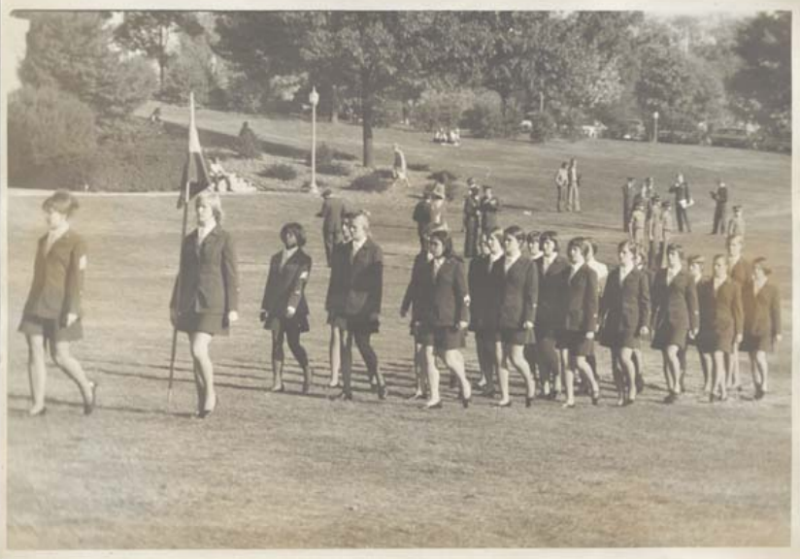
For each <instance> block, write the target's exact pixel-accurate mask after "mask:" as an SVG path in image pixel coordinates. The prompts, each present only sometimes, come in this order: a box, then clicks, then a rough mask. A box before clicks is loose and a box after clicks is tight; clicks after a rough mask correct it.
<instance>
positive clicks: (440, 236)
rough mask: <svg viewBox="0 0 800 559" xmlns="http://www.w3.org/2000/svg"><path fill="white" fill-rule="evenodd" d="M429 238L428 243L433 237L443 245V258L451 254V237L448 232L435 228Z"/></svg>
mask: <svg viewBox="0 0 800 559" xmlns="http://www.w3.org/2000/svg"><path fill="white" fill-rule="evenodd" d="M429 239H430V240H429V241H428V242H429V243H430V242H432V241H433V240H434V239H435V240H437V241H439V242H440V243H442V246H443V247H444V252H443V255H444V257H445V258H447V257H450V256H452V255H453V238H452V237H451V236H450V233H449V232H448V231H447V230H445V229H437V230H436V231H434V232H433V233H431V234H430V237H429Z"/></svg>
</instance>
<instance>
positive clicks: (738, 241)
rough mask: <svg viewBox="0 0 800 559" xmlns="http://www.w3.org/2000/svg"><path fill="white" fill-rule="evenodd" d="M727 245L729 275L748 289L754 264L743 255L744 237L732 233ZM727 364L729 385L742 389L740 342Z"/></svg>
mask: <svg viewBox="0 0 800 559" xmlns="http://www.w3.org/2000/svg"><path fill="white" fill-rule="evenodd" d="M725 246H726V248H727V253H728V276H729V277H730V278H731V279H732V280H733V281H735V282H736V283H738V284H739V287H740V288H741V289H742V290H745V289H748V288H749V287H750V286H751V285H752V281H753V265H752V264H751V263H750V261H749V260H747V259H745V258H744V257H743V256H742V249H743V248H744V237H742V236H741V235H731V236H729V237H727V238H726V240H725ZM725 364H726V368H727V371H728V372H727V380H726V384H727V387H728V388H729V389H733V390H740V389H741V386H742V377H741V374H740V372H739V342H734V344H733V350H732V351H731V352H730V353H728V354H727V355H725Z"/></svg>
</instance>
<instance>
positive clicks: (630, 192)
mask: <svg viewBox="0 0 800 559" xmlns="http://www.w3.org/2000/svg"><path fill="white" fill-rule="evenodd" d="M635 188H636V187H635V186H634V180H633V177H628V180H627V181H626V182H625V184H624V185H622V230H623V231H625V232H626V233H627V232H628V224H630V222H631V212H632V211H633V199H634V197H635V196H636V192H635Z"/></svg>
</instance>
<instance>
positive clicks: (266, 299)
mask: <svg viewBox="0 0 800 559" xmlns="http://www.w3.org/2000/svg"><path fill="white" fill-rule="evenodd" d="M274 265H275V258H274V257H272V258H270V259H269V268H268V270H267V282H266V283H265V284H264V296H263V297H261V310H262V311H266V310H269V293H270V291H271V287H272V285H271V284H272V268H273V266H274Z"/></svg>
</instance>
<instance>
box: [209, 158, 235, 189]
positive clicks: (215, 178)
mask: <svg viewBox="0 0 800 559" xmlns="http://www.w3.org/2000/svg"><path fill="white" fill-rule="evenodd" d="M208 174H209V178H210V179H211V182H212V183H214V189H215V190H216V191H217V192H230V191H231V190H232V188H231V174H230V173H229V172H228V171H226V170H225V168H224V167H223V166H222V163H220V162H219V157H212V158H211V163H210V164H209V166H208ZM222 181H225V186H224V187H221V186H220V183H221V182H222Z"/></svg>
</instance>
